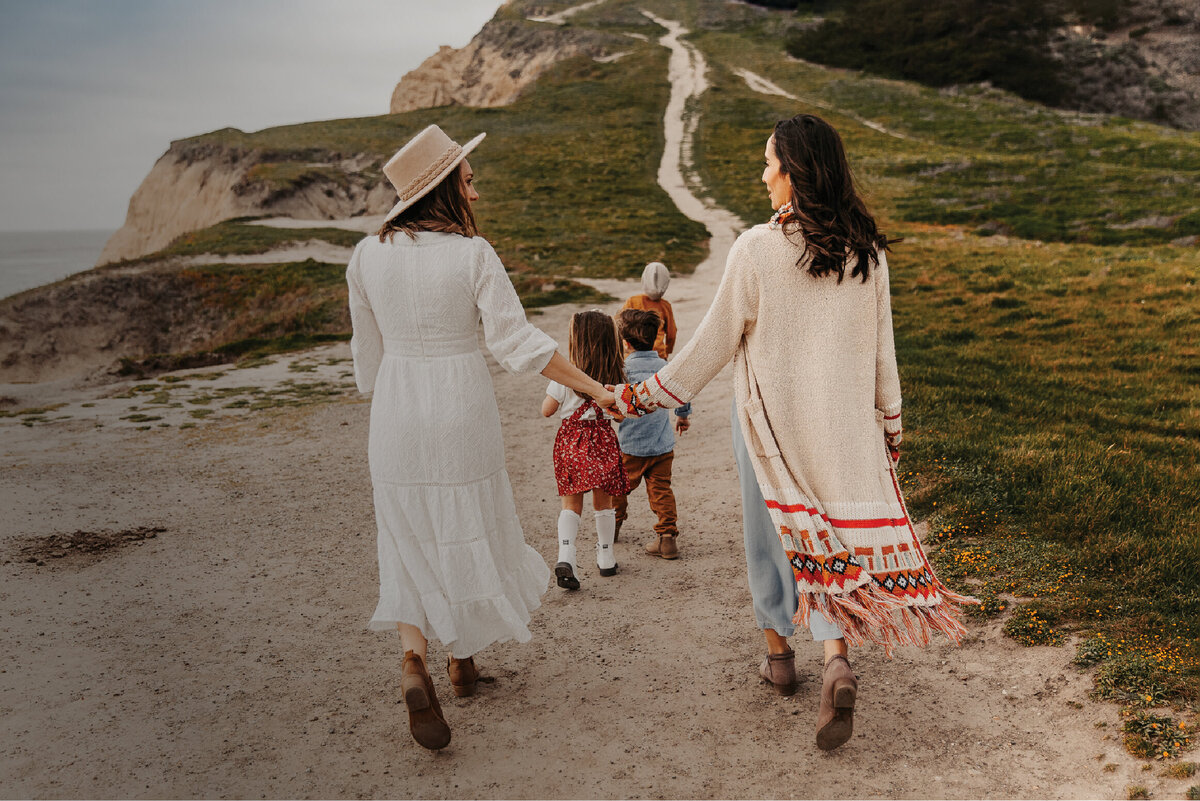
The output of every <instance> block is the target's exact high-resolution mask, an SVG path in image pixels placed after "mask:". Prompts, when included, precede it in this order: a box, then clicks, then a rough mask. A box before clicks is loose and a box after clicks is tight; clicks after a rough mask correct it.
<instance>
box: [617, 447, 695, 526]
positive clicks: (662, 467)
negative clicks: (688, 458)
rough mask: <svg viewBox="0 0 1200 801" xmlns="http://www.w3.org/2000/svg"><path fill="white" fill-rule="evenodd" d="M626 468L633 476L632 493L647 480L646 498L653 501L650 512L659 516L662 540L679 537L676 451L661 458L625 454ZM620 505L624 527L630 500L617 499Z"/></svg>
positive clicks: (627, 473) (622, 455) (620, 516)
mask: <svg viewBox="0 0 1200 801" xmlns="http://www.w3.org/2000/svg"><path fill="white" fill-rule="evenodd" d="M621 461H622V462H624V464H625V473H626V475H628V476H629V491H630V493H632V492H633V491H634V490H635V489H637V487H638V484H640V483H641V482H642V479H643V478H644V479H646V494H647V495H648V496H649V497H650V511H652V512H654V514H656V515H658V523H656V524H655V526H654V532H655V533H656V534H658V535H659V536H660V537H662V536H672V537H674V536H678V534H679V530H678V529H677V528H676V527H675V523H676V513H675V493H673V492H671V464H672V462H674V461H675V451H668V452H667V453H664V454H662V455H661V456H630V455H629V454H628V453H622V454H621ZM613 500H615V501H616V502H617V506H616V511H617V522H618V523H620V522H622V521H623V520H625V518H627V517H628V516H629V496H627V495H620V496H617V497H616V498H614V499H613Z"/></svg>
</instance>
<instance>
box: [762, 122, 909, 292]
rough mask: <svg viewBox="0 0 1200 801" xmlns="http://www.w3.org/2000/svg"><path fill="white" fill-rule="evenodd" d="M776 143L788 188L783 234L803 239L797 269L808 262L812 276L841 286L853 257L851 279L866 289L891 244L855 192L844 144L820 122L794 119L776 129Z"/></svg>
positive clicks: (826, 125)
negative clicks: (832, 279) (831, 278)
mask: <svg viewBox="0 0 1200 801" xmlns="http://www.w3.org/2000/svg"><path fill="white" fill-rule="evenodd" d="M774 140H775V155H776V157H777V158H778V159H779V169H780V171H781V172H783V173H784V174H785V175H787V177H788V182H789V183H791V185H792V212H793V215H794V216H792V217H790V218H789V219H788V220H787V221H786V222H784V224H783V232H784V233H785V234H787V235H788V236H789V237H790V236H791V235H792V234H795V233H797V232H798V233H800V234H801V235H802V236H803V237H804V252H803V253H802V254H801V255H800V259H799V260H798V261H797V262H796V264H797V265H799V264H800V263H801V262H803V261H804V259H805V257H809V258H810V262H809V265H808V272H809V273H810V274H812V275H813V276H815V277H817V278H821V277H823V276H826V275H829V274H830V273H835V272H836V273H837V280H838V283H839V284H840V283H841V282H842V278H843V277H844V275H845V272H846V261H847V260H848V259H849V254H850V252H851V251H853V252H854V253H855V254H857V259H856V260H855V265H854V270H853V271H852V272H851V273H850V275H851V277H860V276H861V277H862V280H863V282H864V283H865V282H866V280H867V275H868V273H870V270H871V267H873V266H875V265H877V264H879V254H878V251H879V250H887V249H888V244H889V240H888V238H887V237H886V236H884V235H883V234H882V233H881V232H880V231H879V228H878V227H877V226H876V225H875V218H874V217H873V216H871V212H869V211H867V206H866V204H865V203H863V201H862V199H861V198H860V197H859V196H858V193H857V192H856V191H855V189H854V176H853V174H852V173H851V172H850V163H849V162H848V161H847V160H846V149H845V148H844V147H843V146H842V138H841V137H840V136H838V132H837V131H835V130H834V129H833V126H832V125H830V124H829V123H827V122H825V120H823V119H821V118H820V117H816V116H813V115H812V114H798V115H796V116H795V117H792V118H791V119H790V120H780V121H779V122H777V123H775V133H774Z"/></svg>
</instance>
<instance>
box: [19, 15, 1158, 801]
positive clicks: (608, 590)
mask: <svg viewBox="0 0 1200 801" xmlns="http://www.w3.org/2000/svg"><path fill="white" fill-rule="evenodd" d="M668 35H669V36H670V35H676V40H675V41H676V44H679V40H678V38H677V34H672V33H671V32H669V33H668ZM674 54H675V53H674V52H673V55H674ZM692 63H693V65H694V64H695V62H694V61H693V62H692ZM682 75H683V77H684V79H686V76H687V72H686V71H684V72H683V73H682ZM691 75H692V78H693V85H697V86H699V85H702V75H697V74H696V72H695V71H694V70H693V71H692V73H691ZM672 76H673V77H677V73H676V72H675V71H674V70H673V72H672ZM669 122H672V124H675V125H678V126H680V127H681V129H683V126H684V123H683V119H682V118H681V117H675V118H673V121H672V120H669ZM682 140H683V138H682V137H681V138H680V139H679V140H671V141H678V142H680V143H682ZM679 164H680V165H681V174H682V172H683V170H686V167H687V160H686V155H684V156H681V157H680V159H679ZM685 188H686V187H685ZM673 196H674V192H673ZM701 205H703V204H701ZM699 213H701V214H707V213H708V212H707V210H705V211H701V212H699ZM705 222H706V224H707V223H708V222H713V224H714V225H715V224H717V223H716V222H715V220H713V219H706V220H705ZM719 249H720V245H719V243H714V246H713V254H714V259H715V258H716V256H717V255H718V254H719ZM719 274H720V271H719V269H716V268H711V269H710V268H709V267H706V268H705V269H703V270H701V271H699V272H698V273H697V275H696V276H695V277H694V278H690V279H686V280H683V279H679V280H677V281H675V282H673V283H672V287H671V291H670V293H669V295H670V298H671V300H672V302H673V303H674V304H675V308H676V313H677V316H678V319H679V325H680V330H681V336H684V337H686V336H687V335H688V334H690V333H691V332H692V331H693V330H694V329H695V326H696V324H697V323H698V321H699V320H700V318H701V316H702V315H703V313H704V311H705V309H706V308H707V304H708V302H709V299H710V297H711V292H712V289H713V285H714V282H715V281H716V280H717V278H718V277H719ZM633 290H634V287H633V286H632V285H626V286H624V287H623V288H622V291H623V292H629V291H633ZM613 308H614V309H615V308H616V304H614V306H613ZM573 311H575V309H574V308H573V307H557V308H554V309H550V310H548V311H547V312H546V313H544V314H542V315H538V316H535V317H534V318H533V319H534V321H535V322H536V323H537V324H538V325H540V326H541V327H543V328H544V329H545V330H546V331H548V332H550V333H551V334H553V335H555V336H557V337H558V338H559V341H560V343H562V344H564V345H565V342H563V340H564V337H565V333H566V322H567V320H568V318H569V316H570V314H571V313H572V312H573ZM347 355H348V354H347V348H346V347H345V346H344V345H341V346H336V347H333V348H328V349H324V350H322V351H320V352H319V353H318V354H316V355H314V354H312V353H309V354H298V355H295V356H291V357H287V358H286V359H280V360H278V361H277V362H276V364H275V365H273V366H270V365H269V366H264V367H263V368H262V372H261V373H255V372H254V371H252V370H248V371H245V372H243V373H240V374H239V375H238V377H237V381H236V382H234V378H232V377H220V378H217V379H204V378H199V379H195V378H194V379H192V381H191V383H192V384H194V385H196V386H199V383H200V382H201V381H205V380H211V381H220V382H225V381H230V382H234V383H238V385H239V386H243V387H246V386H248V387H251V389H243V393H244V397H243V396H239V397H238V400H244V399H246V398H249V397H256V396H255V395H254V393H253V392H252V391H251V390H252V388H253V387H254V386H257V385H261V386H260V388H264V387H265V388H267V389H264V391H268V390H269V388H270V387H272V386H279V385H280V384H281V382H283V381H286V380H288V379H287V378H284V377H283V376H291V377H293V378H295V377H296V375H297V374H299V375H300V376H301V377H303V376H304V375H306V374H308V373H310V372H312V371H310V370H308V366H311V365H314V364H315V365H317V368H319V369H320V370H323V371H325V372H324V373H320V375H323V376H324V378H323V379H322V380H326V381H328V382H329V383H330V384H336V383H337V382H338V381H344V380H345V376H344V375H343V373H344V362H341V361H339V359H344V358H345V357H346V356H347ZM292 364H299V365H300V369H299V370H292V369H291V367H290V366H291V365H292ZM492 373H493V377H494V379H495V383H496V390H497V395H498V398H499V401H500V407H501V413H502V417H503V424H504V432H505V440H506V443H507V445H508V451H507V458H508V467H509V471H510V474H511V476H512V479H513V484H514V488H515V494H516V501H517V508H518V510H519V512H520V515H521V520H522V523H523V525H524V527H525V532H526V538H527V540H528V541H529V542H530V543H531V544H532V545H534V547H536V548H537V549H538V550H539V551H540V552H541V553H542V555H543V556H544V557H545V558H546V559H547V560H552V559H553V557H554V554H555V542H554V539H555V538H554V534H553V531H554V520H555V517H556V514H557V507H558V502H557V498H556V497H555V495H554V480H553V470H552V466H551V463H550V450H551V444H552V440H553V436H554V425H553V423H552V422H549V421H546V420H543V419H542V418H540V416H538V414H537V409H538V405H539V403H540V400H541V397H542V396H543V393H544V389H545V383H544V382H543V381H542V380H541V379H540V378H514V377H512V376H509V375H507V374H505V373H503V372H502V371H501V370H500V369H499V368H498V367H497V366H496V365H495V364H494V363H492ZM186 375H187V374H181V376H186ZM243 376H244V378H243ZM272 382H273V383H272ZM293 386H295V384H293ZM237 388H238V387H237V386H231V387H229V389H230V390H234V389H237ZM120 389H121V388H120V387H117V388H114V389H112V390H109V393H110V394H113V393H116V392H117V391H118V390H120ZM188 391H192V390H188ZM135 394H136V393H135ZM53 399H54V398H53V397H51V398H49V400H53ZM69 400H71V402H72V403H76V404H78V405H79V408H80V409H87V410H88V411H89V412H90V413H91V414H93V417H90V418H88V417H84V416H83V415H82V414H79V415H75V416H71V417H69V418H67V419H61V420H54V419H49V420H48V421H47V422H45V423H36V424H32V425H29V426H25V425H23V424H21V423H20V422H14V421H12V420H6V421H0V423H2V425H0V437H2V441H0V442H2V445H0V454H2V460H0V508H2V509H3V510H4V514H3V519H2V521H0V560H2V561H3V564H2V565H0V575H2V576H3V582H2V583H0V612H2V616H0V637H2V638H3V643H4V648H3V649H2V650H0V795H3V796H4V797H150V798H155V797H194V796H201V797H263V798H267V797H325V798H343V797H346V798H363V797H375V796H388V797H435V798H473V797H508V798H545V797H549V798H607V797H630V798H662V797H697V798H710V797H720V798H729V797H756V798H782V797H811V798H837V797H849V798H863V797H897V798H926V797H942V798H958V797H1022V798H1028V797H1067V798H1085V797H1094V798H1117V797H1124V787H1125V786H1126V785H1127V784H1130V783H1139V784H1145V785H1147V786H1148V787H1149V788H1150V789H1151V790H1152V792H1155V794H1156V797H1162V796H1163V795H1164V794H1167V795H1176V796H1178V795H1179V794H1180V792H1181V787H1182V785H1180V786H1179V787H1176V786H1175V785H1178V784H1179V783H1178V782H1175V783H1174V784H1164V782H1167V780H1162V779H1158V778H1157V777H1155V776H1153V775H1152V774H1149V773H1141V772H1139V770H1138V769H1139V766H1140V763H1139V762H1138V761H1137V760H1134V759H1132V758H1131V757H1128V756H1126V755H1125V754H1124V752H1123V751H1122V749H1121V748H1120V746H1119V744H1118V743H1117V741H1116V739H1115V738H1114V737H1112V736H1111V735H1110V734H1107V733H1106V732H1115V731H1116V729H1117V728H1118V725H1119V723H1118V718H1117V714H1116V710H1115V708H1113V707H1110V706H1106V705H1099V706H1097V705H1093V704H1091V703H1090V702H1089V701H1088V700H1087V698H1086V691H1087V688H1088V686H1089V684H1090V681H1089V678H1088V677H1087V675H1086V674H1082V673H1079V672H1077V671H1075V670H1074V669H1071V668H1069V667H1067V664H1068V660H1069V655H1070V652H1069V651H1068V650H1065V649H1054V648H1031V649H1027V648H1021V647H1019V646H1017V645H1015V644H1013V643H1012V642H1011V641H1008V640H1005V639H1003V638H1001V637H1000V635H999V630H998V624H996V623H989V624H985V625H978V624H973V625H972V631H971V635H970V636H969V637H968V639H967V641H966V643H965V644H964V645H963V646H962V647H960V648H954V647H951V646H948V645H946V644H944V643H941V642H939V643H937V644H935V645H933V646H932V647H930V648H928V649H926V650H923V651H918V650H915V649H900V650H899V651H898V652H897V655H896V657H895V658H894V659H891V660H888V659H885V658H884V657H883V654H882V653H881V652H880V651H879V650H878V649H874V648H867V649H862V650H859V651H857V652H855V653H853V654H852V659H853V661H854V664H855V667H856V670H857V672H858V674H859V677H860V687H861V696H860V705H859V708H858V714H857V719H856V730H855V736H854V738H853V739H852V740H851V741H850V742H849V743H848V744H847V745H846V746H844V747H843V748H841V749H839V750H838V751H835V752H833V753H830V754H826V753H822V752H820V751H818V750H817V749H816V747H815V744H814V742H813V723H814V718H815V714H816V694H817V691H818V689H819V682H818V680H817V670H818V669H819V662H820V651H819V648H818V647H817V646H815V645H814V644H813V643H811V642H809V641H808V639H807V637H806V636H804V635H801V636H797V637H796V638H795V642H794V646H795V648H796V651H797V655H798V666H799V669H800V674H801V676H802V680H803V683H802V685H801V688H800V691H799V692H798V693H797V694H796V695H795V696H792V697H789V698H783V697H779V696H777V695H775V694H773V693H772V692H771V691H770V690H768V689H767V688H766V687H764V686H763V684H762V683H761V682H760V680H759V679H758V677H757V675H756V669H757V664H758V661H759V659H760V653H761V651H762V650H763V643H762V638H761V635H760V634H759V632H758V631H757V630H756V629H755V627H754V622H753V615H752V613H751V608H750V596H749V592H748V591H747V589H746V583H745V576H744V558H743V555H742V546H741V528H740V508H739V507H740V501H739V496H738V490H737V483H736V477H735V469H734V463H733V458H732V454H731V451H730V427H729V404H730V380H729V375H728V372H726V373H724V374H722V375H721V376H720V377H719V378H718V379H717V380H716V381H714V383H713V385H712V386H710V387H709V388H707V389H706V390H705V391H704V392H703V393H702V394H701V395H700V397H699V398H698V400H697V401H696V402H695V404H694V405H695V413H694V416H693V421H694V426H693V429H692V431H690V432H688V434H687V435H686V436H685V437H684V438H683V439H682V441H681V442H680V443H679V446H678V448H677V458H676V468H675V469H676V476H677V479H676V493H677V497H678V500H679V507H680V525H681V529H682V535H681V538H680V545H681V558H680V559H679V560H678V561H675V562H665V561H662V560H658V559H653V558H650V557H647V556H645V555H644V554H642V553H641V543H642V541H644V539H645V538H646V537H647V536H648V532H649V530H650V526H651V523H652V519H651V516H650V514H649V510H648V508H647V507H646V504H645V500H644V498H645V496H644V493H642V494H639V495H637V496H635V498H634V499H633V502H632V504H631V512H632V517H631V519H630V521H629V523H628V524H627V526H626V528H625V532H624V533H623V535H622V540H621V542H620V543H618V546H617V548H618V550H617V555H618V559H619V562H620V572H619V573H618V574H617V576H615V577H613V578H611V579H602V578H600V577H599V576H598V575H597V573H596V571H595V569H594V567H593V566H592V565H590V564H588V563H587V562H586V561H585V563H584V565H583V568H582V571H581V573H582V575H581V579H582V582H583V588H582V589H581V590H580V591H579V592H577V593H571V594H567V593H564V592H562V591H560V590H558V589H557V588H552V589H550V590H549V591H548V592H547V594H546V596H545V599H544V605H543V607H542V608H541V609H540V610H539V611H538V612H536V613H535V615H534V619H533V623H532V626H531V628H532V630H533V633H534V639H533V641H532V642H530V643H528V644H524V645H516V644H507V645H503V646H498V647H493V648H490V649H488V650H486V651H485V652H483V653H482V654H481V655H480V656H479V658H478V662H479V664H480V666H481V668H482V670H483V671H484V673H485V675H487V676H489V677H491V678H492V679H493V681H492V682H490V683H486V684H483V685H481V691H480V692H479V694H478V695H477V696H476V697H474V698H469V699H456V698H454V697H453V696H452V695H451V694H450V693H449V685H448V682H447V680H446V677H445V673H444V668H443V667H442V662H441V661H440V659H441V657H440V652H439V649H438V647H437V645H436V644H435V645H434V646H433V647H432V649H431V654H433V656H432V658H431V663H432V666H433V668H434V671H435V681H436V682H437V684H438V687H439V690H440V692H441V695H442V698H443V703H444V706H445V710H446V715H447V717H448V719H449V722H450V724H451V727H452V729H453V732H454V739H453V741H452V743H451V745H450V746H449V748H447V749H446V750H445V751H442V752H439V753H430V752H426V751H424V750H422V749H420V748H419V747H417V746H415V745H414V744H413V742H412V741H411V739H410V737H409V735H408V732H407V728H406V716H405V711H404V706H403V704H402V703H401V701H400V696H399V661H400V649H399V643H398V642H397V640H396V638H395V637H392V636H387V635H380V634H376V633H371V632H368V631H367V630H366V622H367V620H368V618H369V616H370V614H371V611H372V610H373V608H374V606H375V601H376V581H377V576H376V567H375V529H374V517H373V511H372V505H371V489H370V478H369V473H368V469H367V461H366V443H367V419H368V405H367V403H366V402H364V401H363V400H361V399H360V398H358V397H357V396H355V395H353V394H351V393H335V394H332V395H330V396H328V397H327V398H326V399H325V400H324V401H323V402H320V403H313V404H310V405H303V406H289V405H281V404H270V403H267V404H265V405H264V406H263V407H262V408H258V409H254V408H252V407H253V406H254V404H249V405H245V404H243V405H240V406H236V407H233V408H232V409H230V410H229V414H225V413H221V414H215V415H213V416H211V417H205V418H203V419H198V420H196V422H197V423H198V425H197V427H196V428H188V429H184V428H181V427H180V425H169V426H167V427H162V426H161V425H159V424H157V423H155V424H151V425H149V426H145V425H124V424H122V425H118V424H115V422H114V421H117V420H120V417H121V416H122V415H123V414H124V413H125V411H126V410H125V409H120V408H117V407H113V408H112V410H111V411H109V412H104V409H101V407H100V406H99V405H98V406H87V407H85V406H83V405H82V403H83V402H82V401H81V400H80V399H79V398H77V397H72V398H69ZM235 402H236V401H235ZM104 408H105V409H107V408H108V407H104ZM167 408H173V409H174V411H172V412H171V414H174V415H176V417H172V418H169V417H164V421H167V422H171V421H176V422H177V421H178V420H182V419H184V417H185V415H184V412H183V411H180V410H181V409H186V405H185V406H182V407H167ZM97 409H100V411H96V410H97ZM125 422H126V423H129V422H130V421H125ZM133 422H136V421H133ZM108 423H113V424H108ZM97 424H99V425H97ZM138 527H154V528H156V529H158V531H157V532H156V536H154V537H153V538H136V537H135V538H133V539H130V540H128V541H123V544H118V545H115V546H113V547H111V548H108V549H106V550H101V551H99V552H96V553H86V552H82V550H81V549H80V548H65V547H64V546H63V545H62V544H61V541H59V540H54V541H50V542H47V540H46V538H48V537H52V536H61V535H66V534H71V533H73V532H79V531H82V532H91V533H96V532H105V531H107V532H115V533H119V532H122V531H130V530H132V529H136V528H138ZM143 536H144V535H143ZM594 536H595V535H594V527H593V525H592V522H591V519H590V516H589V515H585V517H584V525H583V528H582V532H581V540H582V547H581V552H583V553H586V552H587V549H588V547H589V546H590V544H591V542H592V541H593V537H594ZM85 539H86V538H85ZM91 539H92V540H95V539H96V538H95V537H92V538H91ZM115 539H119V538H115ZM39 544H41V545H39ZM42 546H45V547H42ZM38 547H41V550H40V551H37V552H36V554H37V555H34V556H33V560H34V561H27V559H28V558H30V555H31V554H33V553H34V552H33V551H31V550H29V549H31V548H38ZM51 551H53V552H51ZM55 553H58V554H60V555H59V556H55V555H54V554H55ZM39 555H40V556H39ZM39 561H40V562H41V564H38V562H39ZM1097 726H1104V727H1106V728H1105V729H1104V731H1100V730H1098V729H1097ZM1108 764H1112V765H1113V766H1114V767H1113V771H1112V772H1105V771H1104V767H1105V766H1106V765H1108Z"/></svg>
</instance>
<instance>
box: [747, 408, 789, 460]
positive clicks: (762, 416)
mask: <svg viewBox="0 0 1200 801" xmlns="http://www.w3.org/2000/svg"><path fill="white" fill-rule="evenodd" d="M742 410H743V411H745V412H746V416H747V417H748V418H749V419H750V429H751V431H753V432H754V437H753V439H754V442H753V443H750V444H752V445H753V446H754V450H755V452H756V453H758V455H759V456H763V457H766V458H767V459H771V458H774V457H776V456H779V455H780V453H779V446H778V445H776V444H775V436H774V434H772V433H771V426H770V424H768V423H767V414H766V412H765V411H764V410H763V405H762V401H760V400H758V399H757V398H751V399H750V400H748V401H746V402H745V403H743V404H742Z"/></svg>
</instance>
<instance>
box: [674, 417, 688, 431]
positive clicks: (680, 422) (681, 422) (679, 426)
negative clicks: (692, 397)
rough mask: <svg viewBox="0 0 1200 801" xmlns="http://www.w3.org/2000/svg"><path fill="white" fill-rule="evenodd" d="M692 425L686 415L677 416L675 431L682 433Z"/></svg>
mask: <svg viewBox="0 0 1200 801" xmlns="http://www.w3.org/2000/svg"><path fill="white" fill-rule="evenodd" d="M691 427H692V424H691V422H690V421H689V420H688V419H687V418H686V417H676V418H675V433H676V434H682V433H683V432H684V431H687V430H688V429H689V428H691Z"/></svg>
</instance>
